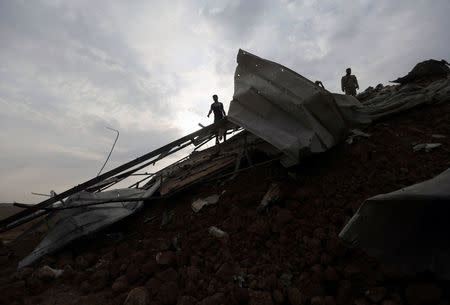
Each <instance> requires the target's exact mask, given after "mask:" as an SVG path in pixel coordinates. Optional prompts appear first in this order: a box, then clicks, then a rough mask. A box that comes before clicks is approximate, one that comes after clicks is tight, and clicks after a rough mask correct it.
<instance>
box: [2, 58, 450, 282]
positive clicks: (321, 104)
mask: <svg viewBox="0 0 450 305" xmlns="http://www.w3.org/2000/svg"><path fill="white" fill-rule="evenodd" d="M237 62H238V66H237V68H236V73H235V92H234V96H233V100H232V101H231V104H230V109H229V111H228V113H229V115H228V117H227V118H226V119H225V120H223V121H221V122H218V123H216V124H212V125H210V126H207V127H205V128H202V129H201V130H199V131H197V132H194V133H192V134H190V135H187V136H184V137H183V138H181V139H178V140H176V141H174V142H171V143H169V144H168V145H166V146H164V147H161V148H159V149H156V150H154V151H152V152H150V153H148V154H146V155H144V156H142V157H139V158H137V159H135V160H133V161H130V162H128V163H126V164H124V165H122V166H119V167H118V168H115V169H113V170H111V171H109V172H107V173H104V174H102V175H100V176H98V177H96V178H93V179H91V180H89V181H87V182H84V183H82V184H80V185H78V186H75V187H73V188H71V189H69V190H67V191H64V192H62V193H60V194H57V195H55V196H53V197H51V198H49V199H47V200H45V201H43V202H41V203H39V204H37V205H34V206H24V205H21V207H24V208H27V209H26V210H24V211H22V212H20V213H18V214H15V215H13V216H11V217H9V218H7V219H3V220H1V221H0V232H4V231H7V230H9V229H12V228H14V227H16V226H19V225H21V224H24V223H26V222H29V221H30V220H33V219H36V218H38V217H45V218H46V219H47V220H48V219H50V218H56V219H57V221H56V223H55V224H54V226H53V227H52V228H51V229H50V231H49V232H48V233H47V235H46V236H45V237H44V239H43V240H42V241H41V243H40V244H39V245H38V246H37V247H36V249H35V250H34V251H33V252H32V253H30V254H29V255H28V256H27V257H25V258H24V259H23V260H22V261H21V262H20V263H19V268H22V267H25V266H27V265H29V264H31V263H33V262H35V261H37V260H38V259H40V258H41V257H42V256H44V255H46V254H49V253H52V252H54V251H56V250H58V249H60V248H61V247H64V246H65V245H67V244H68V243H69V242H71V241H73V240H75V239H77V238H79V237H81V236H85V235H87V234H91V233H93V232H96V231H98V230H101V229H103V228H105V227H106V226H108V225H110V224H112V223H114V222H117V221H119V220H121V219H123V218H125V217H127V216H129V215H131V214H133V213H135V212H136V211H138V210H139V209H140V208H141V207H142V206H143V204H144V202H145V201H150V200H152V199H154V198H161V197H164V196H170V195H172V194H174V193H176V192H177V191H180V190H182V189H186V188H188V187H190V186H192V185H193V184H195V183H198V182H200V181H202V180H203V179H205V178H210V177H214V176H220V175H224V174H228V175H232V174H233V173H236V172H237V171H239V170H243V169H245V168H242V166H241V161H242V160H246V162H247V164H248V165H249V166H252V165H255V163H254V162H253V161H252V152H254V151H258V152H261V153H263V154H264V155H265V156H266V157H267V159H266V160H269V161H272V160H280V161H281V163H282V164H283V165H284V166H286V167H290V166H294V165H296V164H298V163H299V162H301V160H302V158H303V157H304V156H306V155H309V154H314V153H320V152H324V151H326V150H328V149H330V148H332V147H333V146H335V145H336V144H338V143H340V142H342V141H344V140H345V139H346V138H347V137H348V135H349V133H350V131H351V130H352V129H355V128H363V127H364V126H366V125H368V124H370V123H371V122H373V121H375V120H378V119H381V118H384V117H386V116H389V115H392V114H394V113H398V112H401V111H404V110H407V109H410V108H413V107H416V106H418V105H420V104H429V103H436V104H437V103H445V102H449V101H450V79H449V78H448V77H444V78H442V77H441V79H440V80H438V81H435V82H433V83H432V84H431V85H429V86H427V87H420V86H417V85H415V84H413V83H407V82H405V83H404V84H403V85H402V86H401V87H390V88H387V89H383V90H378V91H377V92H371V93H370V94H368V93H366V94H365V98H364V99H362V100H363V101H362V102H361V101H359V100H358V99H356V98H355V97H352V96H347V95H341V94H335V93H331V92H328V91H326V90H324V89H323V88H321V87H318V86H317V85H315V84H314V83H313V82H311V81H309V80H308V79H306V78H304V77H303V76H301V75H299V74H297V73H296V72H294V71H292V70H290V69H288V68H286V67H283V66H281V65H279V64H277V63H274V62H271V61H268V60H265V59H262V58H259V57H257V56H255V55H253V54H250V53H248V52H246V51H243V50H240V51H239V53H238V56H237ZM363 96H364V93H363ZM218 129H223V130H225V131H227V132H233V131H238V133H236V135H234V136H233V137H232V138H231V139H229V140H228V141H227V142H225V143H223V144H221V145H219V146H215V147H212V148H208V149H205V150H199V148H201V147H202V145H204V144H205V143H207V142H208V141H210V140H211V139H212V138H214V136H215V133H216V132H217V130H218ZM241 129H244V130H241ZM190 145H193V146H195V148H194V150H193V152H192V153H190V154H189V155H188V156H186V157H185V158H183V159H181V160H180V161H178V162H176V163H175V164H172V165H170V166H168V167H166V168H164V169H162V170H160V171H159V172H157V173H154V174H151V175H147V176H145V178H144V179H142V180H141V181H139V182H137V183H133V184H131V185H130V187H129V188H125V189H116V190H108V188H111V187H112V186H114V185H116V184H117V183H118V182H123V181H124V180H125V179H127V178H130V177H132V175H133V174H135V173H136V172H137V171H139V170H141V169H144V168H146V167H147V166H149V165H151V164H154V163H155V162H157V161H159V160H161V159H163V158H165V157H166V156H168V155H171V154H173V153H175V152H177V151H179V150H181V149H183V148H187V147H188V146H190ZM264 162H267V161H264ZM442 177H444V178H442ZM442 177H440V178H437V181H439V183H434V182H430V183H431V185H432V186H433V188H431V189H430V188H425V190H426V191H424V192H425V193H426V194H427V196H431V199H432V200H438V201H439V202H440V205H439V206H440V207H442V208H444V209H445V208H447V207H446V204H447V203H448V201H449V196H450V195H449V194H450V189H449V187H448V186H449V185H450V184H449V183H448V171H447V172H446V173H444V174H443V176H442ZM430 183H428V184H426V185H429V184H430ZM418 189H419V190H424V188H421V187H412V188H411V189H408V190H412V195H408V196H400V197H398V196H397V195H396V194H393V197H392V196H384V195H380V196H376V197H374V198H371V199H369V200H368V201H367V202H366V203H365V204H364V205H363V206H362V207H361V210H360V211H358V213H356V215H355V217H354V219H353V220H352V221H350V222H349V224H348V225H347V227H345V228H344V230H343V231H342V233H341V237H342V238H344V239H346V240H349V241H351V242H356V243H357V244H360V245H361V246H362V247H363V248H365V249H366V250H368V251H369V253H371V254H372V255H378V254H380V253H381V254H383V255H379V256H380V257H383V256H386V255H385V254H386V253H387V252H386V251H385V250H386V249H385V246H386V245H388V244H385V243H383V242H380V238H381V237H380V236H383V235H384V234H385V233H386V232H387V231H390V230H391V229H392V228H391V227H389V225H388V224H387V223H386V220H385V218H384V215H385V213H386V212H385V210H383V208H382V206H381V205H380V202H381V201H382V202H383V204H390V203H391V202H392V201H393V199H392V198H400V199H401V200H400V205H398V206H396V211H400V212H398V213H397V212H396V213H397V214H398V215H401V214H402V213H401V211H402V209H403V208H404V205H405V204H409V202H410V201H414V202H416V203H417V202H418V201H417V200H418V199H421V200H424V198H425V197H423V193H418V192H417V191H416V190H418ZM399 192H401V193H402V194H403V193H404V192H403V191H399ZM386 198H387V199H386ZM405 198H406V199H405ZM427 202H428V197H427V198H426V199H425V202H423V201H422V203H421V204H420V206H421V208H418V209H417V211H415V212H411V213H413V214H414V215H416V216H417V215H419V214H420V211H421V209H424V208H425V205H426V204H427ZM375 206H376V207H377V208H374V207H375ZM418 206H419V205H418ZM388 210H389V208H388ZM368 211H369V212H368ZM372 217H373V219H374V220H373V221H366V222H364V221H363V220H362V219H367V218H369V219H372ZM399 217H401V216H399ZM380 219H383V221H381V220H380ZM380 221H381V222H380ZM392 221H394V220H392ZM408 221H409V220H408ZM400 223H401V221H400ZM361 224H362V225H361ZM380 224H382V225H383V226H384V228H385V230H379V226H380ZM35 228H36V226H34V227H33V228H31V230H33V229H35ZM439 229H443V228H441V227H439ZM31 230H29V231H31ZM29 231H27V232H29ZM27 232H26V233H27ZM368 232H370V234H369V233H368ZM374 232H378V234H379V235H377V234H375V233H374ZM366 233H367V234H366ZM403 234H408V232H404V233H403ZM401 236H403V235H399V237H401ZM410 236H411V235H410ZM399 237H398V238H399ZM375 241H377V242H378V243H377V244H376V246H374V245H373V244H371V242H375ZM396 241H398V239H395V240H393V241H391V243H395V242H396ZM410 241H411V240H410ZM440 245H441V246H442V245H443V244H442V243H441V244H440ZM448 249H449V247H448V245H446V244H444V245H443V246H442V249H440V250H441V251H439V253H438V255H439V257H441V258H442V257H444V258H446V257H448V254H449V252H448ZM372 250H376V251H372ZM395 254H396V253H395V251H393V252H392V251H391V252H389V253H388V255H387V256H388V259H389V260H392V261H395V259H394V258H395ZM426 257H427V258H429V256H426ZM440 261H444V262H445V261H447V262H448V260H446V259H441V260H440ZM411 264H413V265H414V266H415V267H414V268H413V269H414V271H421V270H424V269H427V270H430V265H429V264H427V262H426V261H425V262H422V263H421V264H417V263H416V262H411ZM411 264H408V262H406V265H405V266H406V269H408V268H407V267H408V266H410V265H411ZM443 264H445V263H442V264H438V265H436V266H431V271H435V272H437V273H438V274H440V275H441V276H443V277H444V278H448V277H449V274H450V273H449V272H448V266H446V268H442V265H443ZM439 270H442V271H443V272H439Z"/></svg>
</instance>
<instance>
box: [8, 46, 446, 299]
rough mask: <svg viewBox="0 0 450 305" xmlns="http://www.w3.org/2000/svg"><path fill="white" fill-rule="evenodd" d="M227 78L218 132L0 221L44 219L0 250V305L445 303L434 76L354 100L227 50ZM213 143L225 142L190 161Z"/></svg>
mask: <svg viewBox="0 0 450 305" xmlns="http://www.w3.org/2000/svg"><path fill="white" fill-rule="evenodd" d="M237 62H238V66H237V68H236V74H235V93H234V96H233V101H232V102H231V104H230V111H229V112H228V113H229V116H228V117H227V118H226V120H223V121H222V122H219V123H217V124H213V125H210V126H206V127H204V128H202V129H200V130H199V131H197V132H195V133H192V134H190V135H187V136H185V137H183V138H181V139H178V140H175V141H173V142H171V143H169V144H168V145H166V146H164V147H161V148H158V149H156V150H154V151H152V152H150V153H148V154H146V155H144V156H142V157H139V158H137V159H135V160H132V161H130V162H129V163H127V164H124V165H122V166H120V167H118V168H116V169H113V170H111V171H109V172H107V173H104V174H102V175H100V176H99V177H96V178H93V179H91V180H89V181H86V182H84V183H82V184H80V185H77V186H76V187H73V188H71V189H69V190H67V191H64V192H62V193H60V194H54V196H53V197H51V198H49V199H47V200H45V201H43V202H41V203H39V204H37V205H34V206H27V207H26V208H27V209H26V210H24V211H22V212H20V213H18V214H16V215H13V216H11V217H9V218H7V219H3V220H0V228H1V231H2V232H6V231H9V230H12V229H14V228H15V227H18V226H20V225H23V224H28V222H30V221H32V222H34V223H36V222H37V221H41V219H43V218H44V219H46V218H48V217H49V216H51V217H52V219H53V222H51V221H50V222H49V224H48V229H46V231H47V232H46V233H45V234H42V233H40V232H39V231H36V230H35V229H33V230H26V232H27V234H26V235H25V236H23V237H22V239H21V240H20V241H17V242H10V243H9V244H7V245H1V247H0V265H1V266H2V267H3V270H2V271H1V272H0V275H1V277H0V289H1V293H2V296H3V298H2V301H1V302H0V304H1V303H8V304H10V303H14V302H16V303H19V304H49V303H50V304H55V303H58V302H59V303H58V304H98V303H101V304H105V305H106V304H114V305H115V304H117V305H119V304H120V305H122V304H158V305H159V304H161V305H163V304H165V305H169V304H338V305H341V304H385V305H386V304H438V302H441V303H439V304H444V303H445V302H448V301H449V300H450V295H449V291H450V285H449V283H448V277H449V271H448V266H449V265H448V261H450V260H448V255H449V252H448V251H447V250H448V241H447V238H446V236H445V232H448V228H447V227H446V224H447V223H448V222H446V221H445V215H448V209H447V206H448V203H449V200H450V199H449V188H448V185H450V184H449V182H448V181H447V180H448V179H447V178H448V172H449V170H447V168H448V166H449V164H450V163H449V162H450V159H449V156H450V154H449V146H448V145H449V144H450V140H449V138H448V137H446V136H439V137H435V136H436V135H448V134H449V133H450V129H449V128H450V126H449V124H448V121H449V120H450V108H449V105H450V103H448V102H449V101H450V78H448V74H445V73H444V74H443V73H440V72H439V71H441V70H439V69H437V70H439V71H438V72H439V73H434V74H433V76H430V75H429V74H427V73H428V72H423V71H425V70H427V69H424V68H420V67H422V66H425V67H427V65H429V63H427V64H425V65H421V66H419V68H420V69H419V68H417V67H416V68H417V69H416V68H415V69H416V71H414V70H413V71H412V72H411V73H410V74H408V75H410V76H408V77H405V78H402V79H400V80H399V81H398V82H399V83H400V85H395V86H383V85H378V86H376V87H375V88H368V89H367V90H366V91H365V92H362V93H360V94H359V95H358V96H357V97H356V98H355V97H351V96H344V95H340V94H335V93H331V92H329V91H327V90H325V89H324V88H318V87H317V86H316V85H315V84H314V83H313V82H311V81H309V80H308V79H306V78H304V77H303V76H301V75H299V74H297V73H295V72H294V71H292V70H290V69H288V68H286V67H284V66H281V65H279V64H277V63H274V62H270V61H267V60H265V59H262V58H259V57H257V56H255V55H253V54H250V53H248V52H246V51H243V50H240V51H239V54H238V57H237ZM432 64H433V65H434V64H436V63H435V62H432ZM444 65H445V64H444ZM433 69H434V68H433ZM433 69H431V70H433ZM444 70H445V69H444ZM433 71H434V70H433ZM413 75H421V76H420V77H412V76H413ZM427 79H428V80H430V79H431V80H430V81H427ZM419 105H420V109H414V108H415V107H417V106H419ZM406 110H408V111H406ZM393 114H396V115H395V116H392V115H393ZM430 122H433V123H430ZM219 128H220V129H222V130H225V132H228V133H229V134H230V135H232V134H233V136H232V137H227V138H228V140H227V141H226V142H224V143H221V144H220V145H217V146H214V147H211V148H207V149H201V147H202V146H203V145H204V144H205V143H207V141H210V140H213V139H214V137H215V132H216V131H217V130H218V129H219ZM362 130H363V131H362ZM349 135H350V136H349ZM433 138H434V139H439V142H440V144H441V145H440V147H439V149H430V150H429V152H428V153H426V154H425V153H415V152H414V151H413V150H412V149H411V143H413V142H414V143H419V144H421V143H427V142H429V141H430V139H433ZM346 139H347V143H349V142H350V143H351V144H352V145H346V144H345V140H346ZM349 139H351V140H349ZM188 147H191V148H192V147H193V149H192V150H190V151H189V152H188V153H187V154H186V155H185V157H183V158H182V159H180V160H179V161H178V162H175V163H174V164H172V165H169V166H167V167H165V168H163V169H162V170H160V171H158V172H157V173H153V174H149V175H147V176H145V175H144V178H143V179H141V180H140V181H138V182H136V179H134V180H133V182H132V184H131V185H130V187H129V188H124V189H116V190H108V188H111V187H113V186H114V185H116V184H117V183H118V182H123V181H125V179H130V178H132V177H133V176H132V175H133V174H134V173H137V172H138V171H139V170H142V169H145V168H146V167H147V166H149V165H152V164H154V163H155V162H158V161H160V160H162V159H164V158H165V157H167V156H168V155H170V154H172V153H175V152H176V151H180V150H181V149H185V148H188ZM424 149H426V147H424ZM445 170H446V171H445ZM292 173H295V175H290V174H292ZM439 173H442V174H441V175H438V174H439ZM292 177H294V178H295V179H293V178H292ZM130 180H132V179H130ZM424 181H425V182H424ZM130 183H131V182H130ZM211 194H220V195H214V196H211ZM380 194H381V195H380ZM199 198H200V199H199ZM219 198H220V200H219ZM274 203H276V204H274ZM21 207H24V208H25V206H24V205H21ZM258 211H259V213H258ZM261 211H263V212H264V213H261ZM155 215H158V216H155ZM161 215H162V216H161ZM164 215H165V216H164ZM388 216H389V217H388ZM427 217H428V218H427ZM149 219H150V220H149ZM433 219H434V220H435V221H434V222H433ZM160 220H161V221H160ZM425 220H426V222H424V221H425ZM437 220H439V221H437ZM39 224H41V223H39ZM33 227H34V226H33ZM109 230H110V231H109ZM411 230H413V231H411ZM116 232H120V235H118V237H117V238H115V237H114V238H113V237H111V238H109V237H107V238H105V236H113V235H114V234H117V233H116ZM0 236H1V235H0ZM39 240H41V241H40V242H39V243H38V241H39ZM390 246H395V247H396V248H395V247H390ZM33 248H34V250H33ZM394 248H395V249H394ZM398 248H400V250H402V251H397V250H399V249H398ZM393 249H394V250H395V251H394V250H393ZM17 266H19V269H18V270H17V269H16V267H17ZM57 273H58V276H56V274H57ZM61 302H62V303H61ZM442 302H444V303H442Z"/></svg>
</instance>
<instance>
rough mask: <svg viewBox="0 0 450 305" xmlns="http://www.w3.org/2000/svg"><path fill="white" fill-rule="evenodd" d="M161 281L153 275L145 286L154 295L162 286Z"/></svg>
mask: <svg viewBox="0 0 450 305" xmlns="http://www.w3.org/2000/svg"><path fill="white" fill-rule="evenodd" d="M161 284H162V283H161V281H160V280H158V279H157V278H154V277H152V278H151V279H149V280H148V281H147V283H145V287H146V288H147V291H148V293H149V294H150V296H154V295H156V294H157V293H158V291H159V287H161Z"/></svg>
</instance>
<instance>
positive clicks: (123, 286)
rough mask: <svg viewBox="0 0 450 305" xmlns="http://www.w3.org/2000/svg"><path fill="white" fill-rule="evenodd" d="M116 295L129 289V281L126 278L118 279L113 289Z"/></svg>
mask: <svg viewBox="0 0 450 305" xmlns="http://www.w3.org/2000/svg"><path fill="white" fill-rule="evenodd" d="M111 289H112V291H113V293H114V294H119V293H121V292H124V291H126V290H127V289H128V280H127V277H126V276H121V277H119V278H117V279H116V280H115V281H114V283H113V284H112V287H111Z"/></svg>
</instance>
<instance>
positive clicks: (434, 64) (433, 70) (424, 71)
mask: <svg viewBox="0 0 450 305" xmlns="http://www.w3.org/2000/svg"><path fill="white" fill-rule="evenodd" d="M448 65H449V63H448V62H447V61H445V60H443V59H442V60H440V61H439V60H435V59H429V60H425V61H423V62H420V63H418V64H417V65H415V66H414V68H413V69H412V70H411V71H410V72H409V73H408V74H407V75H406V76H403V77H399V78H397V79H396V80H393V81H392V82H393V83H398V84H402V85H404V84H407V83H412V82H416V83H417V82H419V83H420V82H422V83H423V82H426V83H430V82H433V81H436V80H438V79H442V78H446V77H447V76H448V75H449V74H450V68H449V67H448Z"/></svg>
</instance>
